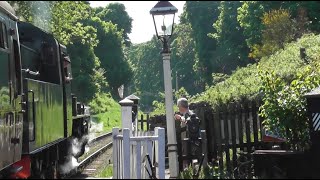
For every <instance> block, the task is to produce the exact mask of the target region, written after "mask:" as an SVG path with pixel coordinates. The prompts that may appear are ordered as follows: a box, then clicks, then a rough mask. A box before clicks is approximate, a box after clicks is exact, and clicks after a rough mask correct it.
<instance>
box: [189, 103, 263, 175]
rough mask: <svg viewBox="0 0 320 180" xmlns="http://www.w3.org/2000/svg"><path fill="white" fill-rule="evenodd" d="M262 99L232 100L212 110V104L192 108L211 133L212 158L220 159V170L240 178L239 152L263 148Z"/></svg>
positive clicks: (209, 156) (215, 160) (209, 134)
mask: <svg viewBox="0 0 320 180" xmlns="http://www.w3.org/2000/svg"><path fill="white" fill-rule="evenodd" d="M260 104H261V102H260V101H258V102H257V101H242V102H238V103H230V104H228V105H225V106H220V107H217V108H215V109H212V108H211V107H210V106H209V105H208V104H200V105H197V104H194V105H192V107H191V109H193V111H194V112H195V113H197V114H198V116H199V118H200V119H201V120H202V123H201V127H202V128H203V129H205V130H206V132H207V139H208V142H207V143H208V159H209V161H210V160H211V162H216V163H217V165H218V166H219V171H220V173H223V174H228V175H229V176H233V177H237V174H234V169H235V168H236V167H237V166H238V164H237V159H238V156H239V152H241V151H242V152H247V153H252V152H253V151H254V150H256V149H263V148H265V146H266V143H264V142H262V136H263V132H264V131H263V128H262V122H263V118H261V117H260V116H259V115H258V114H259V107H260Z"/></svg>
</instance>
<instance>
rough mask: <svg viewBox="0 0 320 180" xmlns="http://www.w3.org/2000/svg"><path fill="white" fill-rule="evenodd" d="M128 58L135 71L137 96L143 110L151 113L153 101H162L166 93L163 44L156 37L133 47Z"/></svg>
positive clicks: (134, 81)
mask: <svg viewBox="0 0 320 180" xmlns="http://www.w3.org/2000/svg"><path fill="white" fill-rule="evenodd" d="M127 50H128V51H127V57H128V59H129V61H130V64H131V67H132V69H133V72H134V75H133V78H132V79H133V82H131V83H132V84H134V86H135V89H134V90H135V91H136V92H135V94H137V96H138V97H139V98H140V99H141V101H140V103H141V109H142V110H143V111H145V110H146V111H151V106H152V102H153V101H155V100H156V101H160V100H161V99H162V98H161V97H160V94H159V92H164V83H163V79H164V76H163V62H162V61H163V60H162V57H161V54H160V51H161V42H160V41H159V40H158V39H157V38H156V37H155V36H154V37H153V38H152V40H151V41H148V42H145V43H141V44H138V45H133V46H131V47H130V48H128V49H127Z"/></svg>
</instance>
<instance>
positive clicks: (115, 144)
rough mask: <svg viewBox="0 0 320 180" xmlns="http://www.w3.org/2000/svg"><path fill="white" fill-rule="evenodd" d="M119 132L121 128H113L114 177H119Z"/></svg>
mask: <svg viewBox="0 0 320 180" xmlns="http://www.w3.org/2000/svg"><path fill="white" fill-rule="evenodd" d="M118 134H119V128H112V142H113V146H112V152H113V153H112V157H113V162H112V163H113V179H118V178H119V172H118V151H119V149H118V140H117V139H116V137H117V135H118Z"/></svg>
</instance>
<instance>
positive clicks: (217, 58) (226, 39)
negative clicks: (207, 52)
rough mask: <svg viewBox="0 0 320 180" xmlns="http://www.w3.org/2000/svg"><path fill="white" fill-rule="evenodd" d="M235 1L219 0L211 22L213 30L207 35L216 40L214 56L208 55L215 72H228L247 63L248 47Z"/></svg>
mask: <svg viewBox="0 0 320 180" xmlns="http://www.w3.org/2000/svg"><path fill="white" fill-rule="evenodd" d="M241 4H242V3H241V2H237V1H230V2H229V1H221V2H220V6H219V17H218V19H217V21H216V22H215V23H214V24H213V27H214V32H215V33H209V34H208V36H209V37H211V38H213V39H215V40H217V48H216V50H215V52H214V57H210V59H212V61H214V64H212V66H215V67H216V68H215V69H216V71H215V72H216V73H218V72H221V73H226V74H230V73H231V72H232V71H233V70H235V69H236V68H237V67H238V66H245V65H246V64H248V58H247V54H248V52H249V49H248V47H247V45H246V43H245V36H244V35H243V29H242V28H241V27H240V24H239V22H238V21H237V9H238V8H239V7H240V6H241Z"/></svg>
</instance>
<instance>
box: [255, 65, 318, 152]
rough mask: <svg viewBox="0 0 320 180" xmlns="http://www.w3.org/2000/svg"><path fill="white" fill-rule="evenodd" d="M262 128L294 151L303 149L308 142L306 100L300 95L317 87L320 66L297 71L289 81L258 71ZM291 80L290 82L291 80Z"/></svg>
mask: <svg viewBox="0 0 320 180" xmlns="http://www.w3.org/2000/svg"><path fill="white" fill-rule="evenodd" d="M260 77H261V80H262V84H263V85H262V86H261V91H262V92H263V94H264V97H263V102H264V104H263V105H262V106H261V107H260V110H261V113H260V115H261V116H262V117H264V118H265V120H264V121H263V124H264V127H265V128H266V129H267V130H270V131H273V132H278V133H279V135H280V136H282V137H286V138H287V140H288V142H289V143H290V144H291V145H294V147H293V148H294V149H296V150H303V148H304V147H305V146H306V144H307V142H308V139H309V136H308V135H309V133H308V132H309V123H308V122H309V121H308V115H307V109H306V105H307V104H306V99H305V98H304V97H303V95H304V94H305V93H307V92H310V91H311V90H312V89H314V88H316V87H317V86H319V85H320V71H319V63H318V62H315V63H312V64H311V65H308V66H305V67H303V68H302V69H299V70H298V72H297V74H295V75H294V77H293V78H292V81H291V82H288V79H283V78H281V76H277V74H276V73H275V72H274V71H273V72H267V71H261V73H260ZM290 80H291V79H290Z"/></svg>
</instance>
